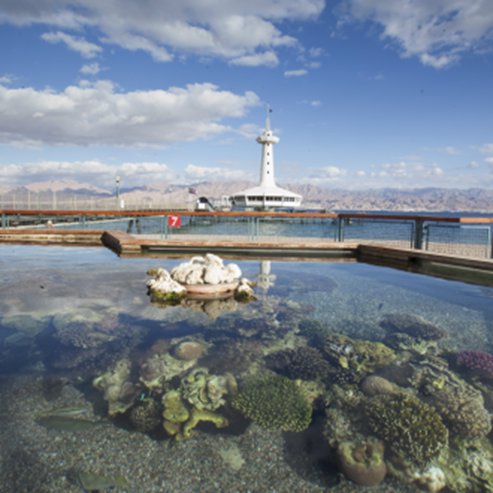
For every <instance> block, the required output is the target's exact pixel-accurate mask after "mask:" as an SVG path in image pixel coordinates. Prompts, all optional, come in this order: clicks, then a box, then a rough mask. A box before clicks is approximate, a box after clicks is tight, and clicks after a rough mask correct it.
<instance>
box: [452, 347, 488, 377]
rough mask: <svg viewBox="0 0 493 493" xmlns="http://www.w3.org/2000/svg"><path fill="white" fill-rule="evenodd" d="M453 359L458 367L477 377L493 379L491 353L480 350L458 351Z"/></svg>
mask: <svg viewBox="0 0 493 493" xmlns="http://www.w3.org/2000/svg"><path fill="white" fill-rule="evenodd" d="M455 360H456V363H457V365H458V366H459V367H461V368H463V369H465V370H467V371H469V372H471V373H473V374H475V375H478V376H479V377H482V378H486V379H489V380H493V355H491V354H489V353H484V352H482V351H460V352H458V353H457V354H456V356H455Z"/></svg>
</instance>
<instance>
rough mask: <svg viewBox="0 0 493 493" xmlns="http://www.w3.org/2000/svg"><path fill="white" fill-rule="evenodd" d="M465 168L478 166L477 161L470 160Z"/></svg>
mask: <svg viewBox="0 0 493 493" xmlns="http://www.w3.org/2000/svg"><path fill="white" fill-rule="evenodd" d="M466 168H469V169H476V168H479V163H478V162H477V161H471V162H469V163H467V165H466Z"/></svg>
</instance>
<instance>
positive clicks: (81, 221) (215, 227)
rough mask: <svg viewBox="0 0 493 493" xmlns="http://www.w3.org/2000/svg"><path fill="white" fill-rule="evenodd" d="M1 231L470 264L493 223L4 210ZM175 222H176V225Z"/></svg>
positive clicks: (486, 245) (482, 254)
mask: <svg viewBox="0 0 493 493" xmlns="http://www.w3.org/2000/svg"><path fill="white" fill-rule="evenodd" d="M0 213H1V227H2V228H10V227H43V226H46V225H47V223H48V221H50V222H51V223H54V224H55V225H56V227H59V228H83V229H84V228H87V229H100V230H122V231H126V232H128V233H131V234H136V235H149V236H151V235H154V236H156V237H158V238H170V237H173V238H185V237H187V236H190V235H195V236H197V237H204V236H205V237H212V236H215V237H227V238H241V239H242V240H250V241H261V240H266V239H267V240H270V241H275V239H281V238H298V239H299V238H303V240H304V241H306V242H309V241H328V242H344V241H346V242H347V241H351V242H359V243H363V242H364V243H380V244H384V245H388V246H396V247H400V248H416V249H425V250H428V251H431V252H437V253H447V254H452V255H460V256H467V257H475V258H491V257H492V245H491V225H492V224H493V218H486V217H483V218H467V217H444V216H440V217H436V216H411V215H403V214H358V213H344V214H332V213H322V212H319V213H309V212H297V213H287V212H244V211H243V212H188V211H170V210H160V211H156V210H150V211H149V210H145V211H128V210H125V211H122V210H113V211H111V210H107V211H102V210H97V211H96V210H64V211H62V210H57V211H53V210H17V209H3V210H0ZM172 218H173V220H172ZM177 219H178V220H177Z"/></svg>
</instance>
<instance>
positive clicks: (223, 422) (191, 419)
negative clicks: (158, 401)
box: [162, 390, 229, 440]
mask: <svg viewBox="0 0 493 493" xmlns="http://www.w3.org/2000/svg"><path fill="white" fill-rule="evenodd" d="M162 402H163V408H164V410H163V418H164V422H163V427H164V429H165V431H166V432H167V433H168V435H170V436H174V437H175V438H176V439H177V440H180V439H182V438H189V437H190V435H191V432H192V430H193V429H194V428H195V427H196V426H197V425H198V424H199V423H200V422H202V421H208V422H211V423H214V424H215V425H216V427H217V428H224V427H226V426H228V424H229V422H228V420H227V419H226V418H225V417H224V416H221V415H219V414H216V413H213V412H211V411H207V410H201V409H196V408H192V409H191V410H189V409H188V408H187V407H186V405H185V403H184V401H183V399H182V397H181V393H180V391H178V390H170V391H168V392H167V393H166V394H165V395H164V396H163V400H162Z"/></svg>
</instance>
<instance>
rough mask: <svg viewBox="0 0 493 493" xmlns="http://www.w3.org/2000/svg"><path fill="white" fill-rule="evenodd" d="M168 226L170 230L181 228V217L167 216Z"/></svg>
mask: <svg viewBox="0 0 493 493" xmlns="http://www.w3.org/2000/svg"><path fill="white" fill-rule="evenodd" d="M168 226H169V227H170V228H179V227H180V226H181V216H168Z"/></svg>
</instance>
